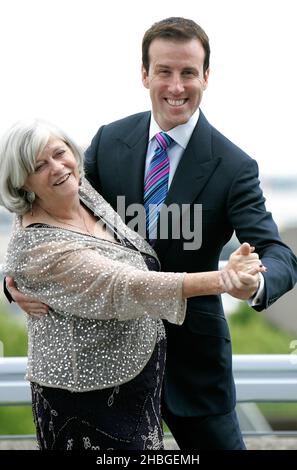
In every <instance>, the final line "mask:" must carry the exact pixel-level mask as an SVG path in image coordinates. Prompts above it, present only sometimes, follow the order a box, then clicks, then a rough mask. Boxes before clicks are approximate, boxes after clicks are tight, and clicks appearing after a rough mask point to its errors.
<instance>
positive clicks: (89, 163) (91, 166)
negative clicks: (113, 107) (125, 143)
mask: <svg viewBox="0 0 297 470" xmlns="http://www.w3.org/2000/svg"><path fill="white" fill-rule="evenodd" d="M103 129H104V126H102V127H100V129H99V130H98V132H97V134H96V135H95V136H94V137H93V139H92V142H91V145H90V146H89V147H88V148H87V150H86V152H85V162H84V167H85V174H86V178H87V179H88V181H89V182H90V183H91V185H92V186H93V188H95V189H96V191H98V192H99V193H100V187H101V184H100V175H99V172H98V161H97V159H98V150H99V144H100V139H101V134H102V131H103Z"/></svg>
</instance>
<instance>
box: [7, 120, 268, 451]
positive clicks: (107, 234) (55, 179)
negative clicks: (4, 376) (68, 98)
mask: <svg viewBox="0 0 297 470" xmlns="http://www.w3.org/2000/svg"><path fill="white" fill-rule="evenodd" d="M0 202H1V204H2V205H3V206H5V207H6V208H7V209H8V210H10V211H12V212H15V213H16V214H17V217H16V219H15V226H14V229H13V233H12V236H11V240H10V243H9V247H8V252H7V258H6V266H5V273H6V275H7V276H12V277H14V279H15V281H16V284H17V286H18V289H19V290H20V291H21V292H23V293H25V294H28V295H31V296H34V297H36V298H38V299H40V300H41V301H42V302H44V303H45V304H47V305H48V306H49V307H50V310H49V314H48V315H43V316H41V318H36V317H34V316H28V335H29V344H28V349H29V350H28V371H27V378H28V380H29V381H30V382H31V388H32V402H33V415H34V420H35V425H36V430H37V439H38V443H39V447H40V448H41V449H160V448H162V447H163V433H162V422H161V416H160V394H161V385H162V377H163V371H164V361H165V359H164V357H165V333H164V327H163V323H162V320H161V319H166V320H168V321H169V322H172V323H175V324H177V325H179V324H181V323H182V322H183V320H184V316H185V310H186V299H187V298H188V297H192V296H198V295H211V294H218V293H221V292H223V291H225V290H227V289H228V288H229V287H230V285H231V284H232V282H231V281H230V279H231V278H232V279H233V284H234V283H235V284H236V283H237V284H240V283H245V284H247V285H250V284H252V283H255V282H256V281H255V273H256V271H259V270H260V269H261V268H260V267H259V266H256V267H253V269H252V271H250V272H252V274H254V275H252V274H244V273H242V274H241V273H237V274H236V273H235V272H234V271H232V272H231V274H232V275H231V276H229V278H228V279H226V278H224V274H222V273H220V272H218V271H216V272H209V273H192V274H180V273H164V272H157V271H158V270H159V262H158V259H157V257H156V255H155V253H154V251H153V249H152V248H151V247H150V245H149V244H148V243H146V241H145V240H144V239H142V238H141V237H140V236H139V235H137V234H136V233H135V232H133V231H131V230H130V229H129V228H128V227H127V226H125V225H124V223H123V222H122V220H121V218H120V217H119V216H118V215H117V214H116V213H115V212H114V211H113V209H112V208H111V207H110V206H109V205H108V204H107V203H106V201H105V200H104V199H103V198H102V197H101V196H100V195H99V194H98V193H96V192H95V191H94V189H93V188H92V187H91V186H90V185H89V184H88V183H87V181H86V180H85V179H84V177H83V155H82V152H81V150H80V149H79V148H78V146H77V145H76V144H75V143H74V142H73V141H72V139H70V138H69V137H68V136H66V135H65V134H64V133H63V132H62V131H61V130H59V129H58V128H56V127H54V126H52V125H50V124H47V123H44V122H41V121H34V122H32V123H29V124H26V123H18V124H16V125H15V126H14V127H13V128H11V129H10V130H9V131H8V133H7V134H6V135H5V136H4V137H3V139H2V141H1V144H0ZM239 258H242V257H239ZM245 259H246V261H247V263H246V266H247V271H248V270H249V269H250V267H251V266H255V263H256V265H257V264H258V263H257V260H256V255H252V254H251V255H250V256H246V257H245ZM241 261H242V260H241ZM238 266H240V267H241V268H242V263H241V264H239V265H238ZM225 276H226V274H225ZM235 278H236V279H235ZM228 283H229V284H228ZM228 286H229V287H228Z"/></svg>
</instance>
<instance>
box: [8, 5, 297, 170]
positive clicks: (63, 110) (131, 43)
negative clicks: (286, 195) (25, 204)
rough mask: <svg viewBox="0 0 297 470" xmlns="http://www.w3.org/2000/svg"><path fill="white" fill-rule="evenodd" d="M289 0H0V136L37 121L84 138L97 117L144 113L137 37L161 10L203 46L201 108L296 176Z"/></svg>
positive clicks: (296, 76)
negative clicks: (202, 37)
mask: <svg viewBox="0 0 297 470" xmlns="http://www.w3.org/2000/svg"><path fill="white" fill-rule="evenodd" d="M295 3H296V2H295V0H283V1H281V2H280V1H276V0H240V1H239V0H203V1H202V0H184V1H180V0H162V1H156V0H151V1H150V2H148V1H144V0H139V1H138V2H135V0H125V1H124V2H123V1H121V0H109V1H108V2H102V1H100V0H0V19H1V28H0V44H1V48H0V58H1V74H0V84H1V86H0V106H1V112H0V133H2V132H3V131H4V130H6V129H7V128H8V127H9V126H10V125H11V124H12V123H13V122H14V121H16V120H18V119H20V118H25V117H42V118H45V119H48V120H50V121H52V122H54V123H56V124H58V125H60V126H62V127H63V128H64V129H65V130H66V131H68V133H69V134H71V135H72V136H73V137H74V138H75V139H76V140H77V141H78V142H79V143H80V144H84V145H86V144H88V143H89V141H90V139H91V137H92V136H93V135H94V133H95V132H96V130H97V129H98V127H99V126H100V125H101V124H103V123H108V122H110V121H111V120H115V119H117V118H121V117H123V116H125V115H128V114H132V113H134V112H138V111H142V110H145V109H149V106H150V102H149V98H148V92H147V90H145V89H144V88H143V86H142V84H141V79H140V60H141V47H140V46H141V40H142V36H143V33H144V31H145V30H146V29H148V28H149V27H150V26H151V24H152V23H153V22H155V21H158V20H159V19H162V18H165V17H167V16H184V17H189V18H192V19H193V20H195V21H196V22H198V23H199V24H200V25H201V26H202V27H203V28H204V29H205V30H206V32H207V33H208V35H209V37H210V43H211V50H212V54H211V75H210V83H209V87H208V90H207V91H206V92H205V95H204V98H203V103H202V106H201V107H202V110H203V111H204V113H205V114H206V116H207V117H208V119H209V120H210V121H211V123H212V124H213V125H215V126H216V127H217V128H218V129H219V130H221V131H222V132H223V133H224V134H225V135H227V137H229V138H230V139H231V140H232V141H234V142H235V143H236V144H237V145H239V146H240V147H242V148H243V149H244V150H245V151H246V152H247V153H249V154H250V155H251V156H253V157H254V158H256V160H257V161H258V162H259V164H260V169H261V173H262V174H263V175H270V174H273V175H276V174H282V175H285V174H290V175H292V174H296V177H297V156H296V145H295V135H296V127H297V120H296V116H295V115H296V109H297V85H296V84H297V58H296V45H297V28H296V15H295V12H294V6H295Z"/></svg>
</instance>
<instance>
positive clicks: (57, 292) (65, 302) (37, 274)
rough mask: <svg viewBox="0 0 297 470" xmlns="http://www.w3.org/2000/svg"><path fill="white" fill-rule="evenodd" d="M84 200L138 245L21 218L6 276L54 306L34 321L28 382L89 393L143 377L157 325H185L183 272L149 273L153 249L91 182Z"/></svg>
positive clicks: (30, 328)
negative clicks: (165, 322) (148, 259)
mask: <svg viewBox="0 0 297 470" xmlns="http://www.w3.org/2000/svg"><path fill="white" fill-rule="evenodd" d="M80 198H81V201H82V202H83V203H84V204H85V205H86V206H87V207H88V208H89V209H90V210H92V211H93V212H94V214H95V216H97V217H100V218H101V219H102V220H103V221H104V222H105V223H106V225H107V226H109V227H116V230H117V234H118V236H120V237H122V238H123V239H124V238H126V239H128V240H129V242H130V243H132V245H133V246H134V249H131V248H129V247H127V246H124V245H122V244H121V243H116V242H112V241H109V240H104V239H101V238H98V237H95V236H91V235H86V234H82V233H78V232H74V231H71V230H66V229H62V228H58V227H51V226H46V225H45V226H40V225H37V226H31V227H27V228H26V229H24V228H23V227H22V220H21V217H19V216H17V217H16V219H15V225H14V229H13V232H12V236H11V239H10V242H9V246H8V250H7V255H6V263H5V267H4V272H5V274H6V275H7V276H12V277H14V279H15V281H16V283H17V286H18V288H19V289H20V291H21V292H23V293H26V294H28V295H31V296H34V297H37V298H38V299H40V300H41V301H42V302H44V303H45V304H47V305H49V307H50V312H49V314H48V315H45V316H43V317H42V318H41V319H36V318H34V317H31V316H29V317H28V336H29V338H28V370H27V376H26V377H27V379H28V380H30V381H34V382H37V383H39V384H40V385H46V386H50V387H58V388H65V389H68V390H72V391H87V390H94V389H102V388H106V387H112V386H115V385H119V384H121V383H124V382H127V381H129V380H130V379H132V378H133V377H135V376H136V375H137V374H138V373H139V372H140V371H141V370H142V369H143V368H144V366H145V365H146V363H147V362H148V360H149V358H150V356H151V354H152V351H153V349H154V346H155V342H156V332H157V323H158V322H159V321H160V319H166V320H168V321H169V322H171V323H176V324H181V323H182V322H183V321H184V317H185V311H186V301H185V300H183V299H182V282H183V277H184V274H182V273H163V272H155V271H149V270H148V268H147V265H146V263H145V261H144V259H143V254H145V255H148V256H151V257H154V258H155V259H157V258H156V254H155V252H154V251H153V249H152V248H151V246H150V245H149V244H148V243H147V242H146V241H145V240H144V239H143V238H142V237H140V236H139V235H138V234H137V233H135V232H134V231H132V230H130V229H129V228H128V227H127V226H126V225H125V224H124V223H123V221H122V219H121V218H120V216H119V215H118V214H117V213H116V212H115V211H114V210H113V209H112V207H111V206H110V205H109V204H108V203H107V202H106V201H105V200H104V199H103V198H102V197H101V196H100V195H99V194H98V193H97V192H96V191H95V190H94V189H93V188H92V187H91V186H90V185H89V183H88V182H87V181H86V180H83V183H82V185H81V187H80Z"/></svg>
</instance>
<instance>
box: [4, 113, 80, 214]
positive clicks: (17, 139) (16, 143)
mask: <svg viewBox="0 0 297 470" xmlns="http://www.w3.org/2000/svg"><path fill="white" fill-rule="evenodd" d="M50 137H55V138H58V139H60V140H62V141H63V142H64V143H65V144H66V145H67V146H68V147H69V148H70V150H71V151H72V152H73V155H74V158H75V160H76V161H77V164H78V171H79V174H80V176H81V177H82V176H83V175H84V169H83V161H84V157H83V151H82V149H81V148H80V147H79V146H78V145H77V144H76V143H75V142H74V141H73V140H72V139H70V138H69V137H68V136H67V135H66V134H65V132H63V131H62V130H61V129H59V128H58V127H56V126H54V125H52V124H50V123H48V122H46V121H43V120H41V119H35V120H34V121H29V122H28V121H19V122H17V123H16V124H14V125H13V126H12V127H11V128H10V129H9V130H8V131H7V132H6V133H5V134H4V135H3V137H2V138H1V140H0V204H1V205H2V206H4V207H6V209H8V210H9V211H10V212H15V213H16V214H20V215H23V214H25V213H26V212H28V211H29V208H30V203H29V202H28V200H27V193H26V191H25V190H24V189H23V186H24V184H25V181H26V179H27V177H28V176H29V174H30V173H32V172H33V171H34V168H35V162H36V158H37V156H38V155H39V154H40V152H42V150H43V149H44V147H45V146H46V144H47V143H48V140H49V138H50Z"/></svg>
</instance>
